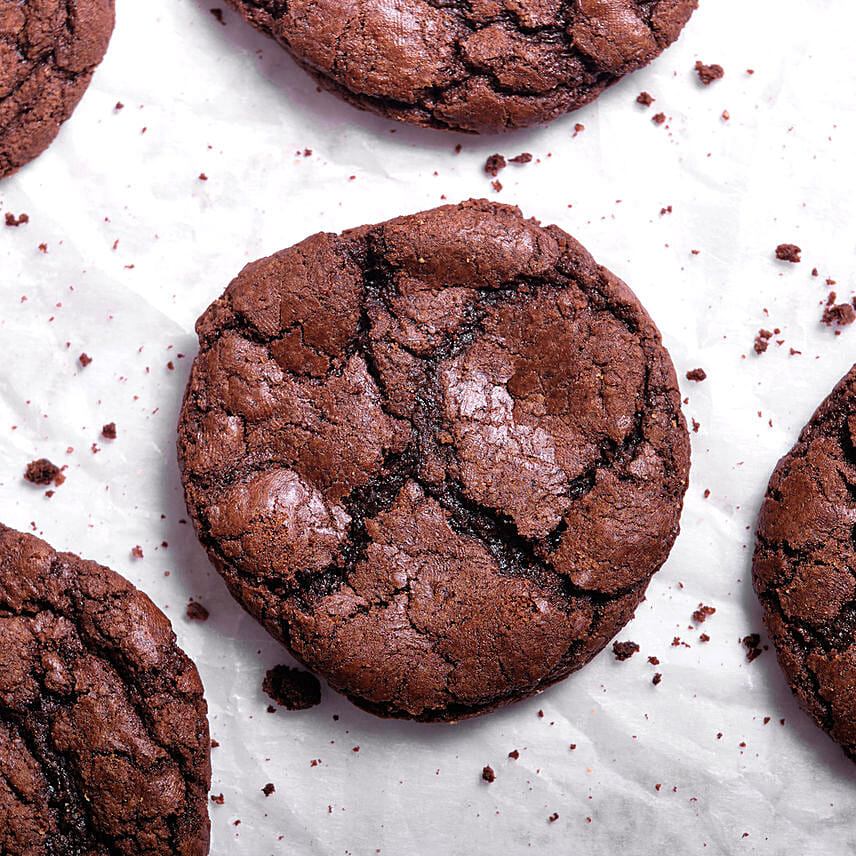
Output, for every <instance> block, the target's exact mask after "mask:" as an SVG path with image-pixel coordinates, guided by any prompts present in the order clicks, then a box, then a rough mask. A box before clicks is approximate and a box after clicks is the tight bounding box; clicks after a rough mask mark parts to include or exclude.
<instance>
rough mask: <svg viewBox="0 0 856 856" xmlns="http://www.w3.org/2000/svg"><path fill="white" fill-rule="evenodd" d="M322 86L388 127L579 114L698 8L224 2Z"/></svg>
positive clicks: (641, 2)
mask: <svg viewBox="0 0 856 856" xmlns="http://www.w3.org/2000/svg"><path fill="white" fill-rule="evenodd" d="M227 2H228V3H229V4H230V5H231V6H233V7H234V8H235V9H237V10H238V12H240V14H241V15H242V16H243V17H244V18H246V20H247V21H249V22H250V23H251V24H252V25H253V26H255V27H256V28H258V29H259V30H261V31H262V32H264V33H267V34H268V35H269V36H272V37H273V38H275V39H276V40H277V42H279V44H280V45H282V46H283V47H284V48H285V49H286V50H287V51H288V52H289V53H290V54H291V55H292V56H293V57H294V59H295V60H296V61H297V62H298V63H299V64H300V65H301V66H302V67H303V68H304V69H305V70H306V71H308V72H309V73H310V74H311V75H312V76H313V77H314V78H315V79H316V80H317V81H318V82H319V83H320V84H321V85H322V86H324V87H325V88H326V89H329V90H330V91H331V92H334V93H336V94H337V95H339V96H341V97H342V98H344V99H345V100H346V101H349V102H350V103H352V104H354V105H355V106H357V107H360V108H362V109H364V110H371V111H372V112H375V113H379V114H380V115H382V116H387V117H389V118H391V119H398V120H401V121H403V122H412V123H414V124H417V125H428V126H432V127H435V128H450V129H456V130H462V131H476V132H493V131H501V130H508V129H511V128H521V127H525V126H528V125H533V124H536V123H538V122H547V121H549V120H551V119H554V118H556V117H557V116H560V115H561V114H563V113H567V112H569V111H571V110H576V109H577V108H579V107H582V106H583V105H584V104H588V103H589V102H590V101H593V100H594V99H595V98H597V96H598V95H600V93H601V92H603V90H604V89H606V87H607V86H610V85H611V84H613V83H615V82H616V81H617V80H620V79H621V77H623V76H624V75H625V74H627V73H628V72H630V71H634V70H636V69H638V68H641V67H642V66H644V65H647V64H648V63H649V62H650V61H651V60H652V59H654V57H656V56H657V55H658V54H660V52H661V51H663V50H664V49H665V48H666V47H668V46H669V45H670V44H671V43H672V42H673V41H675V39H676V38H677V37H678V35H679V34H680V32H681V30H682V29H683V26H684V24H686V22H687V20H688V19H689V17H690V15H691V14H692V12H693V10H694V9H695V8H696V6H697V5H698V0H472V2H469V3H462V2H459V0H453V2H446V0H393V2H391V3H390V2H386V0H383V2H381V0H360V2H356V3H350V4H349V3H341V2H339V0H297V2H288V3H285V2H283V0H227Z"/></svg>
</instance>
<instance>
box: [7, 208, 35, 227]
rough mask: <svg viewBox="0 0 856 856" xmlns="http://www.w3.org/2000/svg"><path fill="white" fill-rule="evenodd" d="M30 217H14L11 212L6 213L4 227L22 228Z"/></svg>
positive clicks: (22, 215)
mask: <svg viewBox="0 0 856 856" xmlns="http://www.w3.org/2000/svg"><path fill="white" fill-rule="evenodd" d="M29 222H30V217H29V215H27V214H20V215H19V216H18V217H16V216H15V215H14V214H13V213H12V212H11V211H7V212H6V225H7V226H14V227H15V228H16V229H17V228H18V226H23V225H24V223H29Z"/></svg>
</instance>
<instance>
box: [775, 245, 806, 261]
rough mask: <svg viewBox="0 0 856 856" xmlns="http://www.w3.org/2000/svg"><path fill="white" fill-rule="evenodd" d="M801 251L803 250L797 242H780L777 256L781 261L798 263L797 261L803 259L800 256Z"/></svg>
mask: <svg viewBox="0 0 856 856" xmlns="http://www.w3.org/2000/svg"><path fill="white" fill-rule="evenodd" d="M801 252H802V250H801V249H800V248H799V247H798V246H797V245H796V244H779V246H778V247H776V258H777V259H779V261H783V262H790V263H791V264H796V263H797V262H800V261H802V259H801V258H800V253H801Z"/></svg>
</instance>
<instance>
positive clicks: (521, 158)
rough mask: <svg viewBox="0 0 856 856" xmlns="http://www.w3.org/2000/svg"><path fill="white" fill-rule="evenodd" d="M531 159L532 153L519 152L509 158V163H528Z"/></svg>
mask: <svg viewBox="0 0 856 856" xmlns="http://www.w3.org/2000/svg"><path fill="white" fill-rule="evenodd" d="M531 160H532V155H531V154H530V153H529V152H521V153H520V154H519V155H516V156H515V157H513V158H509V159H508V162H509V163H529V162H530V161H531Z"/></svg>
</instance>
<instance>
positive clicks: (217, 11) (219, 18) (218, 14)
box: [209, 9, 226, 27]
mask: <svg viewBox="0 0 856 856" xmlns="http://www.w3.org/2000/svg"><path fill="white" fill-rule="evenodd" d="M209 11H210V12H211V14H212V15H213V16H214V17H215V18H216V19H217V21H218V22H219V23H221V24H222V25H223V26H224V27H225V26H226V22H225V21H224V20H223V10H222V9H211V10H209Z"/></svg>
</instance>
